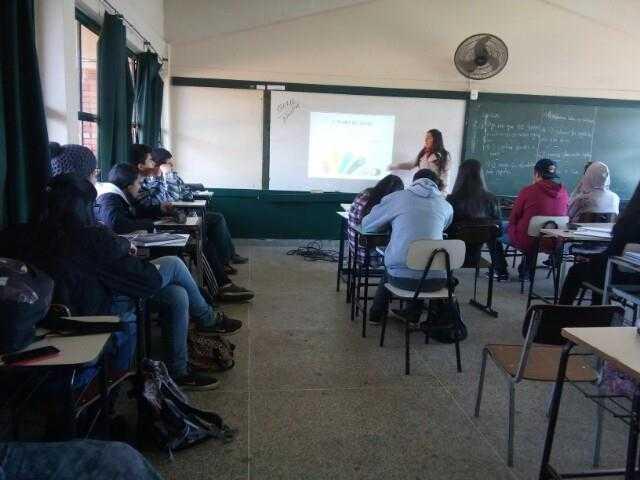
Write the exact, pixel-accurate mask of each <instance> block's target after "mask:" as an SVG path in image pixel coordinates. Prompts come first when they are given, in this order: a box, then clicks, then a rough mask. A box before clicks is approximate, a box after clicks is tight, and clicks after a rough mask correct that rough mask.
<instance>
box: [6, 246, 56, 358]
mask: <svg viewBox="0 0 640 480" xmlns="http://www.w3.org/2000/svg"><path fill="white" fill-rule="evenodd" d="M52 296H53V280H51V278H50V277H49V276H48V275H46V274H44V273H43V272H41V271H40V270H38V269H37V268H35V267H32V266H31V265H29V264H27V263H24V262H22V261H20V260H13V259H10V258H2V257H0V354H3V353H12V352H15V351H18V350H20V349H23V348H25V347H27V346H29V345H30V344H31V343H32V342H34V341H35V340H36V325H37V324H38V323H40V322H41V321H42V319H44V317H45V315H46V314H47V312H48V311H49V307H50V306H51V297H52Z"/></svg>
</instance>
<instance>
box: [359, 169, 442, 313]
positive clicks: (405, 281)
mask: <svg viewBox="0 0 640 480" xmlns="http://www.w3.org/2000/svg"><path fill="white" fill-rule="evenodd" d="M440 186H441V184H440V179H439V178H438V175H437V174H436V173H434V172H433V171H432V170H428V169H422V170H418V171H417V172H416V174H415V175H414V177H413V184H412V185H411V186H410V187H408V188H407V189H405V190H402V191H399V192H394V193H391V194H389V195H387V196H386V197H384V198H383V199H382V201H381V202H380V203H379V204H378V205H376V206H375V207H373V209H372V210H371V212H370V213H369V214H368V215H367V216H365V217H364V218H363V219H362V227H363V228H364V230H365V231H367V232H380V231H384V230H387V229H389V228H391V239H390V240H389V244H388V245H387V248H386V251H385V256H384V264H385V266H386V270H387V271H386V281H387V282H389V283H391V284H392V285H395V286H397V287H399V288H404V289H408V290H411V289H415V288H416V287H417V286H418V283H419V282H420V278H421V277H422V273H423V272H422V271H416V270H411V269H409V268H408V267H407V251H408V248H409V245H410V244H411V243H412V242H413V241H414V240H421V239H430V240H442V233H443V232H444V230H445V229H446V228H447V227H448V226H449V225H450V224H451V221H452V220H453V208H452V207H451V205H450V204H449V203H448V202H447V201H446V200H445V198H444V197H443V196H442V194H441V193H440ZM445 275H446V274H445V272H442V271H432V272H429V275H428V277H427V278H426V279H425V281H424V283H423V291H435V290H439V289H441V288H443V287H444V286H445V284H446V280H445ZM390 300H391V294H390V293H389V291H388V290H387V289H386V288H384V286H383V285H382V284H381V285H380V286H379V287H378V289H377V290H376V295H375V298H374V300H373V306H372V307H371V310H370V314H369V321H370V322H371V323H374V324H378V323H380V322H381V321H382V319H383V318H384V316H385V315H386V314H387V311H388V309H389V302H390ZM410 308H411V313H410V317H411V320H414V321H417V320H418V319H419V318H420V312H421V311H422V303H421V302H419V303H417V304H415V305H412V306H411V307H410Z"/></svg>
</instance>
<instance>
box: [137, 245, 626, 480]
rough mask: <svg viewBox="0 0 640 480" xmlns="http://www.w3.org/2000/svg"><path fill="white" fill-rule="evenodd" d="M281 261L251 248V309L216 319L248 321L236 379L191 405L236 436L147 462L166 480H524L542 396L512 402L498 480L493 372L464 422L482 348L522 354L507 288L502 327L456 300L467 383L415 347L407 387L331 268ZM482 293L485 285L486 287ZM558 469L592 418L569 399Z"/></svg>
mask: <svg viewBox="0 0 640 480" xmlns="http://www.w3.org/2000/svg"><path fill="white" fill-rule="evenodd" d="M287 250H288V248H282V247H276V246H261V244H257V245H250V246H249V245H248V246H245V247H243V248H242V249H241V253H242V254H243V255H247V256H249V257H250V258H251V261H250V263H249V264H248V265H243V266H240V273H239V275H238V276H237V277H236V282H237V283H238V284H241V285H245V286H247V287H250V288H252V289H253V290H255V292H256V298H255V299H254V301H253V302H252V303H250V304H245V305H236V306H225V307H224V308H225V311H227V312H228V313H229V314H231V315H233V316H235V317H236V318H239V319H241V320H243V321H244V323H245V325H244V328H243V331H242V332H241V333H240V334H238V335H237V336H235V337H233V340H232V341H233V342H234V343H236V345H237V346H238V348H237V350H236V352H237V355H236V367H235V368H234V369H233V370H231V371H229V372H225V373H223V374H221V375H220V378H221V380H222V382H223V384H222V387H221V388H220V389H218V390H216V391H212V392H203V393H197V394H192V395H191V398H192V400H193V401H194V402H195V403H196V404H198V405H200V406H202V407H205V408H208V409H211V410H214V411H216V412H218V413H219V414H221V415H222V416H223V418H224V419H225V420H226V421H227V423H229V424H230V425H232V426H233V427H235V428H237V429H238V435H237V437H236V439H235V440H234V442H233V443H231V444H227V445H221V444H219V443H218V442H217V441H215V440H211V441H209V442H206V443H204V444H202V445H199V446H196V447H194V448H191V449H189V450H186V451H183V452H178V453H176V455H175V459H174V461H173V462H171V461H169V460H168V459H167V458H166V456H165V454H163V453H160V452H157V451H155V452H145V454H146V455H147V456H148V457H149V458H150V459H151V460H152V462H153V463H154V464H155V465H156V467H157V468H158V469H159V471H160V472H161V473H162V474H163V475H164V476H165V478H167V479H194V480H195V479H216V480H222V479H352V478H353V479H396V478H397V479H430V480H436V479H525V478H526V479H533V478H537V469H538V468H539V462H540V457H541V452H542V443H543V439H544V433H545V428H546V416H545V404H546V401H547V398H548V396H549V391H550V389H549V386H548V385H544V384H532V383H523V384H522V385H520V386H519V387H518V390H517V394H516V409H517V413H516V455H515V467H514V468H513V469H510V468H507V467H506V463H505V460H504V459H505V457H506V417H505V413H506V407H507V402H506V393H507V392H506V384H505V381H504V379H503V377H502V376H501V374H499V373H498V372H497V371H496V370H495V368H492V367H489V368H488V373H487V383H486V387H485V396H484V401H483V405H482V413H481V416H480V418H479V419H475V418H473V415H472V409H473V404H474V399H475V392H476V388H477V379H478V371H479V365H480V353H481V350H482V347H483V345H484V344H485V343H487V342H518V341H520V340H521V333H520V329H521V325H522V319H523V314H524V308H525V297H524V296H523V295H520V293H519V289H518V284H517V283H516V282H510V283H500V284H497V289H496V299H495V306H496V308H497V310H498V311H499V312H500V317H499V318H497V319H494V318H491V317H489V316H487V315H484V314H482V313H480V312H479V311H478V310H475V309H473V308H472V307H470V306H469V305H468V303H467V302H468V299H469V295H470V291H471V288H472V285H473V284H472V275H471V272H461V273H460V274H459V275H458V277H459V278H460V280H461V285H460V287H459V289H458V295H459V298H460V301H461V305H462V310H463V317H464V321H465V323H466V324H467V327H468V329H469V338H468V339H467V340H466V341H465V342H464V343H463V344H462V355H463V372H462V373H457V372H456V370H455V356H454V352H453V347H452V346H451V345H442V344H437V343H431V344H429V345H424V343H423V337H422V336H420V335H418V334H415V335H414V336H413V341H412V343H413V350H412V352H413V356H412V374H411V375H410V376H408V377H407V376H405V375H404V374H403V342H404V340H403V336H402V330H401V329H400V326H399V325H396V324H395V323H394V322H391V323H390V327H389V329H388V335H387V341H386V342H385V347H384V348H380V347H379V346H378V335H379V327H369V328H368V332H369V334H368V337H367V338H364V339H363V338H362V337H361V335H360V323H358V322H355V323H351V322H350V321H349V314H348V312H349V309H348V305H347V304H346V303H345V299H344V292H340V293H336V292H335V268H336V267H335V264H327V263H321V262H306V261H304V260H302V259H301V258H299V257H293V256H287V255H286V252H287ZM485 283H486V282H484V281H481V284H482V286H483V288H484V285H485ZM565 391H566V392H567V393H566V395H565V397H564V401H563V404H562V409H561V418H560V422H559V428H558V432H557V436H556V439H557V440H556V445H557V448H556V449H555V450H554V458H555V461H556V463H557V464H558V465H560V466H561V467H562V468H563V469H567V468H569V469H570V468H586V467H588V466H589V465H590V463H589V462H590V455H591V448H592V445H593V425H594V418H595V417H594V412H595V407H594V406H593V404H591V403H590V402H589V401H587V400H585V399H584V398H583V397H582V396H581V395H580V394H579V393H578V392H576V391H573V389H571V388H568V389H566V390H565ZM624 446H625V430H624V428H623V426H622V425H620V424H619V423H618V422H616V421H614V420H612V419H611V418H607V419H606V423H605V433H604V444H603V462H602V464H603V466H604V467H614V466H618V465H621V462H622V460H623V455H624Z"/></svg>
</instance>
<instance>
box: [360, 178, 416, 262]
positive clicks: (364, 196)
mask: <svg viewBox="0 0 640 480" xmlns="http://www.w3.org/2000/svg"><path fill="white" fill-rule="evenodd" d="M403 189H404V184H403V183H402V179H400V177H397V176H396V175H387V176H386V177H384V178H383V179H382V180H380V181H379V182H378V183H376V184H375V185H374V186H373V187H371V188H366V189H364V190H363V191H362V192H360V193H359V194H358V195H356V198H354V199H353V203H352V204H351V208H350V209H349V231H348V234H349V247H350V249H351V251H352V252H355V251H356V233H355V231H354V230H353V229H354V227H356V226H358V225H360V223H362V219H363V218H364V217H365V216H366V215H367V214H368V213H369V212H370V211H371V209H372V208H373V207H375V206H376V205H378V204H379V203H380V202H381V201H382V199H383V198H384V197H385V196H387V195H389V194H390V193H393V192H397V191H399V190H403ZM357 252H358V262H359V263H364V252H363V251H362V250H357Z"/></svg>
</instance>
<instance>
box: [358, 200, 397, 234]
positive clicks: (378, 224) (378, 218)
mask: <svg viewBox="0 0 640 480" xmlns="http://www.w3.org/2000/svg"><path fill="white" fill-rule="evenodd" d="M393 196H394V195H393V194H391V195H387V196H386V197H383V198H382V201H381V202H380V203H379V204H378V205H376V206H375V207H373V208H372V209H371V211H370V212H369V214H368V215H366V216H365V217H364V218H363V219H362V223H361V225H362V229H363V230H364V231H365V232H371V233H373V232H383V231H385V230H387V229H388V227H389V225H391V221H392V220H393V219H394V217H395V216H396V214H395V213H394V209H393V208H392V206H393V198H391V197H393Z"/></svg>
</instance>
